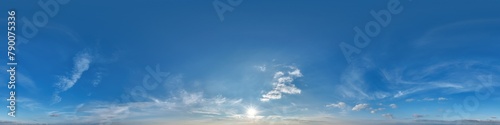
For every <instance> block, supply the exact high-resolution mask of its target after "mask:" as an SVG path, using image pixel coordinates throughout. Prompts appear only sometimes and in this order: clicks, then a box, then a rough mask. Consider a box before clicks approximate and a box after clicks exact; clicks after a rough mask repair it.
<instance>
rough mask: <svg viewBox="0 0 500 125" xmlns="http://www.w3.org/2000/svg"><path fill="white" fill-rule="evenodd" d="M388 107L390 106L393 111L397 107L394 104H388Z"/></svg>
mask: <svg viewBox="0 0 500 125" xmlns="http://www.w3.org/2000/svg"><path fill="white" fill-rule="evenodd" d="M389 106H390V107H391V108H393V109H395V108H398V105H396V104H390V105H389Z"/></svg>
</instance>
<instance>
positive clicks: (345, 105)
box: [326, 102, 347, 109]
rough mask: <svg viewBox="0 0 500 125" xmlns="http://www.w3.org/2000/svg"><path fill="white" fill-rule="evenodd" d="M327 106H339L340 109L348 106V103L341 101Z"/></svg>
mask: <svg viewBox="0 0 500 125" xmlns="http://www.w3.org/2000/svg"><path fill="white" fill-rule="evenodd" d="M326 107H334V108H339V109H345V108H346V107H347V104H345V103H344V102H339V103H337V104H335V103H334V104H329V105H326Z"/></svg>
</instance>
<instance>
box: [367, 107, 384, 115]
mask: <svg viewBox="0 0 500 125" xmlns="http://www.w3.org/2000/svg"><path fill="white" fill-rule="evenodd" d="M382 110H385V108H378V109H373V110H371V111H370V113H372V114H375V113H377V112H378V111H382Z"/></svg>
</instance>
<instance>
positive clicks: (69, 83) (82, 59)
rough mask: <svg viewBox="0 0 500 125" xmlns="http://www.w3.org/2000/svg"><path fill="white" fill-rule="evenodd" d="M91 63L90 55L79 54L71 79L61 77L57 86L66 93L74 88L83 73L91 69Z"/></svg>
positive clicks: (75, 60) (75, 59)
mask: <svg viewBox="0 0 500 125" xmlns="http://www.w3.org/2000/svg"><path fill="white" fill-rule="evenodd" d="M91 61H92V59H91V56H90V55H89V54H88V53H82V54H78V55H77V56H76V57H75V58H74V62H75V63H74V67H73V71H72V72H71V75H70V76H69V77H67V76H62V77H60V78H59V82H57V83H56V86H58V87H59V88H60V89H61V91H66V90H68V89H70V88H71V87H73V85H75V83H76V82H77V81H78V79H80V77H81V76H82V74H83V72H85V71H87V70H88V69H89V65H90V63H91Z"/></svg>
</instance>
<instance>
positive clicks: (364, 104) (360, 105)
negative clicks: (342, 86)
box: [352, 103, 368, 111]
mask: <svg viewBox="0 0 500 125" xmlns="http://www.w3.org/2000/svg"><path fill="white" fill-rule="evenodd" d="M365 108H368V104H366V103H363V104H357V105H356V106H354V107H353V108H352V110H353V111H360V110H363V109H365Z"/></svg>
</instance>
